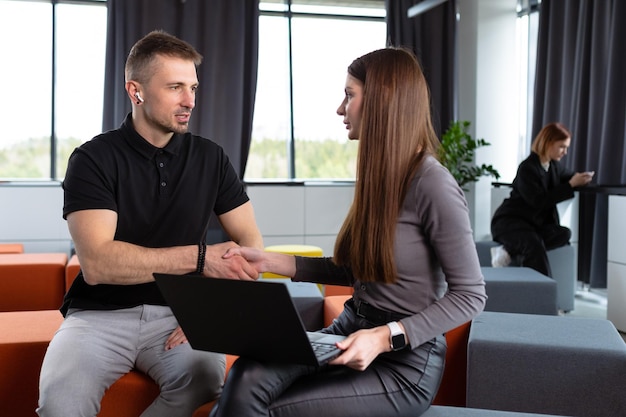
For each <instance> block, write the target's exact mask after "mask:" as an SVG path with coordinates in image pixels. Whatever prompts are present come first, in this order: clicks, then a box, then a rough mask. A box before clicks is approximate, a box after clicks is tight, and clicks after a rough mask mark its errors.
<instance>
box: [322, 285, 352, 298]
mask: <svg viewBox="0 0 626 417" xmlns="http://www.w3.org/2000/svg"><path fill="white" fill-rule="evenodd" d="M353 292H354V288H352V287H344V286H341V285H324V295H325V296H330V295H352V293H353Z"/></svg>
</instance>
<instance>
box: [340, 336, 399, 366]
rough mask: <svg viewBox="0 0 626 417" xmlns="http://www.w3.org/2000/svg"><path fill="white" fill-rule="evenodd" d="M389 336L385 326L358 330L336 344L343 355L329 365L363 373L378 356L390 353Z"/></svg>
mask: <svg viewBox="0 0 626 417" xmlns="http://www.w3.org/2000/svg"><path fill="white" fill-rule="evenodd" d="M389 334H390V332H389V328H388V327H387V326H379V327H374V328H373V329H361V330H358V331H356V332H354V333H352V334H351V335H350V336H348V337H346V338H345V339H344V340H342V341H341V342H338V343H337V347H339V348H340V349H341V350H343V353H341V355H339V356H337V357H336V358H335V359H333V360H332V361H330V362H329V364H330V365H345V366H348V367H350V368H352V369H356V370H357V371H363V370H365V369H366V368H367V367H368V366H369V365H370V363H372V362H373V361H374V359H376V357H377V356H378V355H379V354H381V353H383V352H389V351H391V345H390V343H389Z"/></svg>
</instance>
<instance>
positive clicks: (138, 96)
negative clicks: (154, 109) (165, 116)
mask: <svg viewBox="0 0 626 417" xmlns="http://www.w3.org/2000/svg"><path fill="white" fill-rule="evenodd" d="M135 98H136V99H137V104H141V103H143V99H142V98H141V96H140V95H139V92H137V93H135Z"/></svg>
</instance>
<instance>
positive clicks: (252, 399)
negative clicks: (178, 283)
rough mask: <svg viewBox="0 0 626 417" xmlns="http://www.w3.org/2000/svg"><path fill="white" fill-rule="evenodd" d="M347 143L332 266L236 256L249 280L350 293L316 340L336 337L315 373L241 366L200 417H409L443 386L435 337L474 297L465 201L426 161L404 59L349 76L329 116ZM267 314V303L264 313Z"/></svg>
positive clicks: (381, 60) (478, 303) (428, 141)
mask: <svg viewBox="0 0 626 417" xmlns="http://www.w3.org/2000/svg"><path fill="white" fill-rule="evenodd" d="M337 113H338V114H339V115H340V116H342V117H343V122H344V124H345V125H346V129H347V131H348V137H349V138H350V139H353V140H357V139H358V140H359V149H358V156H357V181H356V183H355V193H354V200H353V203H352V207H351V208H350V211H349V213H348V216H347V218H346V219H345V221H344V224H343V227H342V228H341V230H340V232H339V234H338V236H337V240H336V243H335V252H334V256H333V257H332V258H321V257H320V258H305V257H294V256H292V255H286V254H280V253H271V252H264V251H261V250H258V249H253V248H245V247H241V248H238V249H237V250H233V251H230V250H229V251H228V252H227V253H226V254H225V255H224V256H225V257H228V256H243V257H245V258H246V259H247V260H248V261H249V262H250V263H251V265H253V266H255V268H256V269H257V270H258V271H259V272H266V271H268V272H274V273H278V274H281V275H286V276H290V277H293V280H294V281H311V282H320V283H324V284H338V285H350V286H352V287H353V288H354V295H353V297H352V298H351V299H349V300H348V302H346V304H345V307H344V310H343V312H342V313H341V314H340V315H339V317H338V318H337V319H336V320H335V321H334V322H333V324H332V325H330V326H329V327H327V328H326V329H324V330H323V332H325V333H333V334H339V335H345V336H347V337H346V339H344V340H343V341H341V342H338V343H337V346H338V347H339V348H340V349H341V350H342V351H343V352H342V353H341V354H340V355H339V356H337V357H336V358H334V359H333V360H332V361H331V362H330V365H329V366H326V367H322V368H320V369H318V368H314V367H310V366H304V365H297V364H277V363H261V362H258V361H255V360H253V359H251V358H247V357H240V358H239V359H238V360H237V361H236V362H235V363H234V365H233V366H232V368H231V370H230V373H229V375H228V379H227V381H226V384H225V386H224V390H223V392H222V396H221V397H220V399H219V402H218V404H217V405H216V408H214V409H213V412H212V414H211V416H213V417H221V416H237V417H252V416H270V415H271V416H273V417H285V416H293V417H309V416H310V417H318V416H324V417H346V416H359V417H381V416H388V417H391V416H409V415H410V416H419V415H420V414H422V413H423V412H424V411H425V410H426V409H427V408H428V407H429V405H430V403H431V402H432V400H433V398H434V397H435V394H436V393H437V390H438V388H439V384H440V381H441V377H442V373H443V367H444V360H445V354H446V340H445V337H444V333H445V332H447V331H448V330H451V329H453V328H455V327H458V326H459V325H461V324H463V323H466V322H467V321H469V320H471V319H472V318H473V317H474V316H475V315H476V314H478V313H479V312H480V311H482V309H483V307H484V304H485V300H486V295H485V283H484V280H483V277H482V274H481V270H480V266H479V262H478V255H477V253H476V249H475V246H474V239H473V235H472V230H471V227H470V222H469V216H468V207H467V203H466V201H465V198H464V194H463V191H461V189H460V188H459V186H458V185H457V183H456V181H455V180H454V178H453V177H452V175H451V174H450V173H449V172H448V171H447V170H446V169H445V168H444V167H443V166H442V165H441V164H440V163H439V162H438V161H437V160H436V158H435V156H434V155H436V154H437V153H436V147H437V143H438V141H437V137H436V135H435V133H434V131H433V128H432V123H431V119H430V98H429V93H428V86H427V84H426V80H425V78H424V74H423V72H422V70H421V68H420V66H419V64H418V62H417V60H416V58H415V56H414V55H413V54H412V53H410V52H408V51H406V50H404V49H399V48H385V49H380V50H377V51H374V52H371V53H369V54H366V55H364V56H362V57H360V58H357V59H356V60H355V61H354V62H353V63H352V64H351V65H350V66H349V67H348V75H347V78H346V84H345V96H344V99H343V102H342V103H341V105H340V106H339V108H338V109H337ZM270 302H271V301H270Z"/></svg>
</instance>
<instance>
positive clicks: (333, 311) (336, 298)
mask: <svg viewBox="0 0 626 417" xmlns="http://www.w3.org/2000/svg"><path fill="white" fill-rule="evenodd" d="M350 297H351V296H350V295H328V296H326V297H324V327H327V326H330V324H331V323H332V322H333V319H335V318H336V317H337V316H339V314H340V313H341V312H342V311H343V304H344V303H345V302H346V301H347V300H348V299H350Z"/></svg>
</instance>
